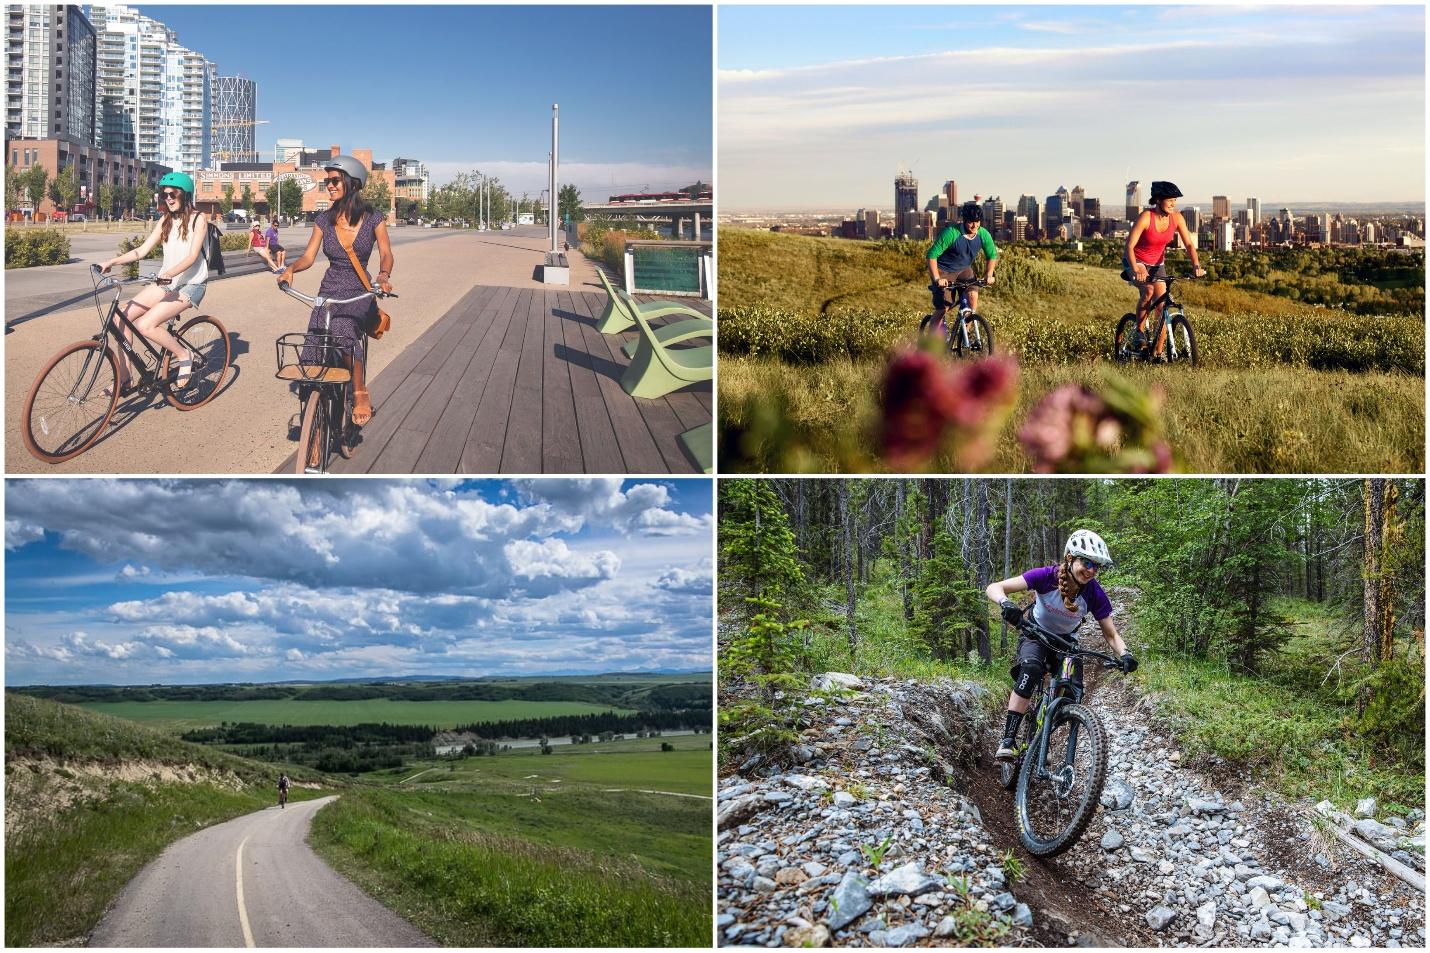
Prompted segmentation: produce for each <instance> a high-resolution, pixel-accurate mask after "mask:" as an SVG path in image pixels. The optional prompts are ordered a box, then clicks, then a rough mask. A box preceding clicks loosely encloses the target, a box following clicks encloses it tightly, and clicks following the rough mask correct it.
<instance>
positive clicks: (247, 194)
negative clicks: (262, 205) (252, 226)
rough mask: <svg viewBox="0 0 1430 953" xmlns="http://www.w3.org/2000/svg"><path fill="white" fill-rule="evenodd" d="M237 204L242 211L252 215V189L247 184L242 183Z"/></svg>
mask: <svg viewBox="0 0 1430 953" xmlns="http://www.w3.org/2000/svg"><path fill="white" fill-rule="evenodd" d="M238 204H239V206H240V207H242V209H243V210H244V211H245V212H247V213H248V214H249V216H250V217H251V216H252V215H253V188H252V187H251V186H250V185H249V184H248V183H247V182H245V183H243V194H242V195H241V196H240V197H239V200H238Z"/></svg>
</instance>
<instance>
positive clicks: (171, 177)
mask: <svg viewBox="0 0 1430 953" xmlns="http://www.w3.org/2000/svg"><path fill="white" fill-rule="evenodd" d="M166 185H167V186H170V187H171V188H176V189H183V190H184V191H185V192H187V193H189V197H190V198H192V197H193V195H194V180H193V178H192V177H190V176H188V175H186V174H185V173H183V172H170V173H169V174H168V175H166V176H164V177H163V178H162V179H160V180H159V188H161V189H162V188H163V187H164V186H166Z"/></svg>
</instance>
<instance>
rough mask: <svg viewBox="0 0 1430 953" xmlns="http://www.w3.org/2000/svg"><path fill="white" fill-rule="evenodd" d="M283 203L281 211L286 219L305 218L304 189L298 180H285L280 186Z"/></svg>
mask: <svg viewBox="0 0 1430 953" xmlns="http://www.w3.org/2000/svg"><path fill="white" fill-rule="evenodd" d="M279 188H280V189H281V192H280V195H281V197H282V201H281V202H280V203H279V209H280V210H281V211H282V213H283V216H284V217H285V218H302V217H303V187H302V186H301V185H299V184H298V181H297V180H296V179H284V180H283V182H282V183H281V184H280V186H279Z"/></svg>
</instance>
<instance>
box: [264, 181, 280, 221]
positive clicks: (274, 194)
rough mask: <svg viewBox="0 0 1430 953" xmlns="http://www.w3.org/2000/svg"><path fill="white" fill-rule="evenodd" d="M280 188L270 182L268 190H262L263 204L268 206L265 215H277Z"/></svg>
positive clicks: (275, 183)
mask: <svg viewBox="0 0 1430 953" xmlns="http://www.w3.org/2000/svg"><path fill="white" fill-rule="evenodd" d="M280 188H281V186H280V185H279V184H278V183H277V182H271V183H269V185H268V188H266V189H264V190H263V204H264V205H266V206H268V208H267V211H266V213H265V214H267V215H270V216H271V215H277V214H278V191H279V189H280Z"/></svg>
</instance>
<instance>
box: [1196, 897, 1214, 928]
mask: <svg viewBox="0 0 1430 953" xmlns="http://www.w3.org/2000/svg"><path fill="white" fill-rule="evenodd" d="M1197 922H1198V923H1200V924H1201V925H1202V926H1204V927H1212V926H1215V925H1216V901H1215V900H1208V901H1207V902H1206V903H1204V904H1202V905H1201V906H1200V907H1197Z"/></svg>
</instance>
